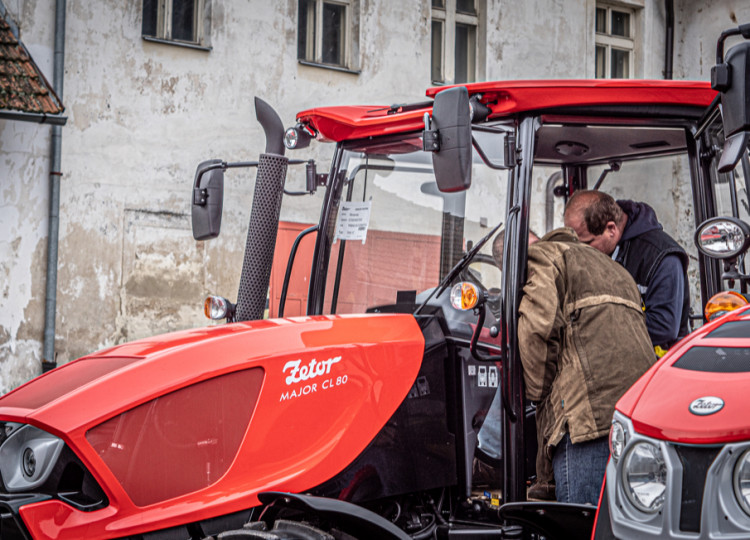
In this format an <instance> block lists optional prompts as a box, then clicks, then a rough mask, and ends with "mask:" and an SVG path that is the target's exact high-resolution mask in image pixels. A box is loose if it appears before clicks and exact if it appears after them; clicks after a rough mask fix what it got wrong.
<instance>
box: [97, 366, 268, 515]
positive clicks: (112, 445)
mask: <svg viewBox="0 0 750 540" xmlns="http://www.w3.org/2000/svg"><path fill="white" fill-rule="evenodd" d="M262 381H263V370H262V369H258V368H255V369H248V370H244V371H238V372H236V373H230V374H228V375H224V376H222V377H215V378H213V379H209V380H208V381H204V382H201V383H198V384H194V385H192V386H188V387H187V388H183V389H181V390H177V391H175V392H172V393H170V394H167V395H165V396H161V397H159V398H156V399H154V400H152V401H149V402H147V403H144V404H143V405H140V406H138V407H136V408H134V409H132V410H130V411H128V412H125V413H122V414H120V415H118V416H116V417H114V418H112V419H111V420H109V421H107V422H104V423H103V424H101V425H99V426H97V427H95V428H93V429H91V430H90V431H89V432H88V433H87V434H86V438H87V439H88V441H89V443H91V446H93V447H94V450H95V451H96V452H97V453H98V454H99V456H100V457H101V458H102V459H103V460H104V462H105V463H106V464H107V466H108V467H109V469H110V470H111V471H112V473H113V474H114V475H115V476H116V477H117V479H118V480H119V482H120V484H121V485H122V487H123V488H124V489H125V491H126V492H127V494H128V496H130V498H131V499H132V501H133V502H134V503H135V504H136V505H138V506H147V505H149V504H154V503H156V502H160V501H164V500H166V499H171V498H173V497H177V496H179V495H184V494H186V493H190V492H192V491H198V490H200V489H202V488H204V487H207V486H209V485H211V484H213V483H214V482H216V481H217V480H218V479H219V478H221V476H223V475H224V473H226V472H227V469H229V465H230V464H231V463H232V460H233V459H234V457H235V455H236V454H237V450H238V449H239V446H240V442H241V441H242V438H243V436H244V435H245V431H246V430H247V426H248V424H249V423H250V416H251V415H252V412H253V409H254V408H255V403H256V401H257V400H258V394H259V393H260V386H261V383H262Z"/></svg>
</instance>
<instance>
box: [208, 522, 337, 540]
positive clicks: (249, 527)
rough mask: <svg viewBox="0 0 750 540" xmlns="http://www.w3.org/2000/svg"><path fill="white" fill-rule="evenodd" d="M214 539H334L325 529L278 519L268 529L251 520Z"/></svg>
mask: <svg viewBox="0 0 750 540" xmlns="http://www.w3.org/2000/svg"><path fill="white" fill-rule="evenodd" d="M216 540H335V539H334V537H333V536H331V535H330V534H328V533H327V532H325V531H321V530H320V529H318V528H316V527H313V526H311V525H307V524H305V523H300V522H298V521H289V520H286V519H278V520H276V522H274V524H273V528H272V529H268V528H267V526H266V524H265V522H263V521H253V522H251V523H248V524H246V525H245V526H244V527H243V528H242V529H237V530H234V531H225V532H223V533H220V534H219V535H218V536H217V537H216Z"/></svg>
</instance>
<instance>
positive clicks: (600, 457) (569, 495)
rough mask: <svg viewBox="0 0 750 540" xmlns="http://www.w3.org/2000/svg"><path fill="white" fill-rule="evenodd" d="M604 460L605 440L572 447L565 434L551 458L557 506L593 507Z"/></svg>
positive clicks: (604, 467)
mask: <svg viewBox="0 0 750 540" xmlns="http://www.w3.org/2000/svg"><path fill="white" fill-rule="evenodd" d="M608 460H609V441H608V437H607V436H604V437H600V438H598V439H594V440H593V441H586V442H582V443H578V444H573V443H572V442H570V435H569V434H567V433H566V434H565V437H563V438H562V440H561V441H560V442H559V443H558V444H557V446H556V447H555V455H554V456H553V457H552V466H553V468H554V470H555V497H556V498H557V500H558V502H567V503H577V504H593V505H597V504H598V503H599V492H600V491H601V488H602V482H603V480H604V471H605V470H606V468H607V461H608Z"/></svg>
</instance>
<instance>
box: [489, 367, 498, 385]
mask: <svg viewBox="0 0 750 540" xmlns="http://www.w3.org/2000/svg"><path fill="white" fill-rule="evenodd" d="M497 375H498V373H497V367H495V366H491V367H490V371H489V374H488V378H489V386H490V387H491V388H497Z"/></svg>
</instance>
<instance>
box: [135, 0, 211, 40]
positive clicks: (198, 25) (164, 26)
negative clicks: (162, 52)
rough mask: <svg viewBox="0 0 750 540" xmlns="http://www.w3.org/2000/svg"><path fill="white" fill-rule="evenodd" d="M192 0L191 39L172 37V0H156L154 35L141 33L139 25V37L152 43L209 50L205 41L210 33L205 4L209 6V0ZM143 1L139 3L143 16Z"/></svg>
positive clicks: (142, 15)
mask: <svg viewBox="0 0 750 540" xmlns="http://www.w3.org/2000/svg"><path fill="white" fill-rule="evenodd" d="M192 1H193V9H194V14H193V37H194V39H193V40H182V39H176V38H173V37H172V33H173V32H172V8H173V2H174V0H156V2H157V7H156V31H155V35H153V36H152V35H148V34H144V33H143V31H144V30H143V27H141V37H142V38H143V40H144V41H150V42H154V43H164V44H167V45H177V46H180V47H187V48H190V49H199V50H203V51H210V50H211V46H210V45H209V44H208V43H207V37H208V35H209V33H210V21H209V18H208V13H207V11H206V6H207V5H208V6H210V1H211V0H192ZM144 10H145V2H144V3H143V4H142V5H141V17H145V13H144Z"/></svg>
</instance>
